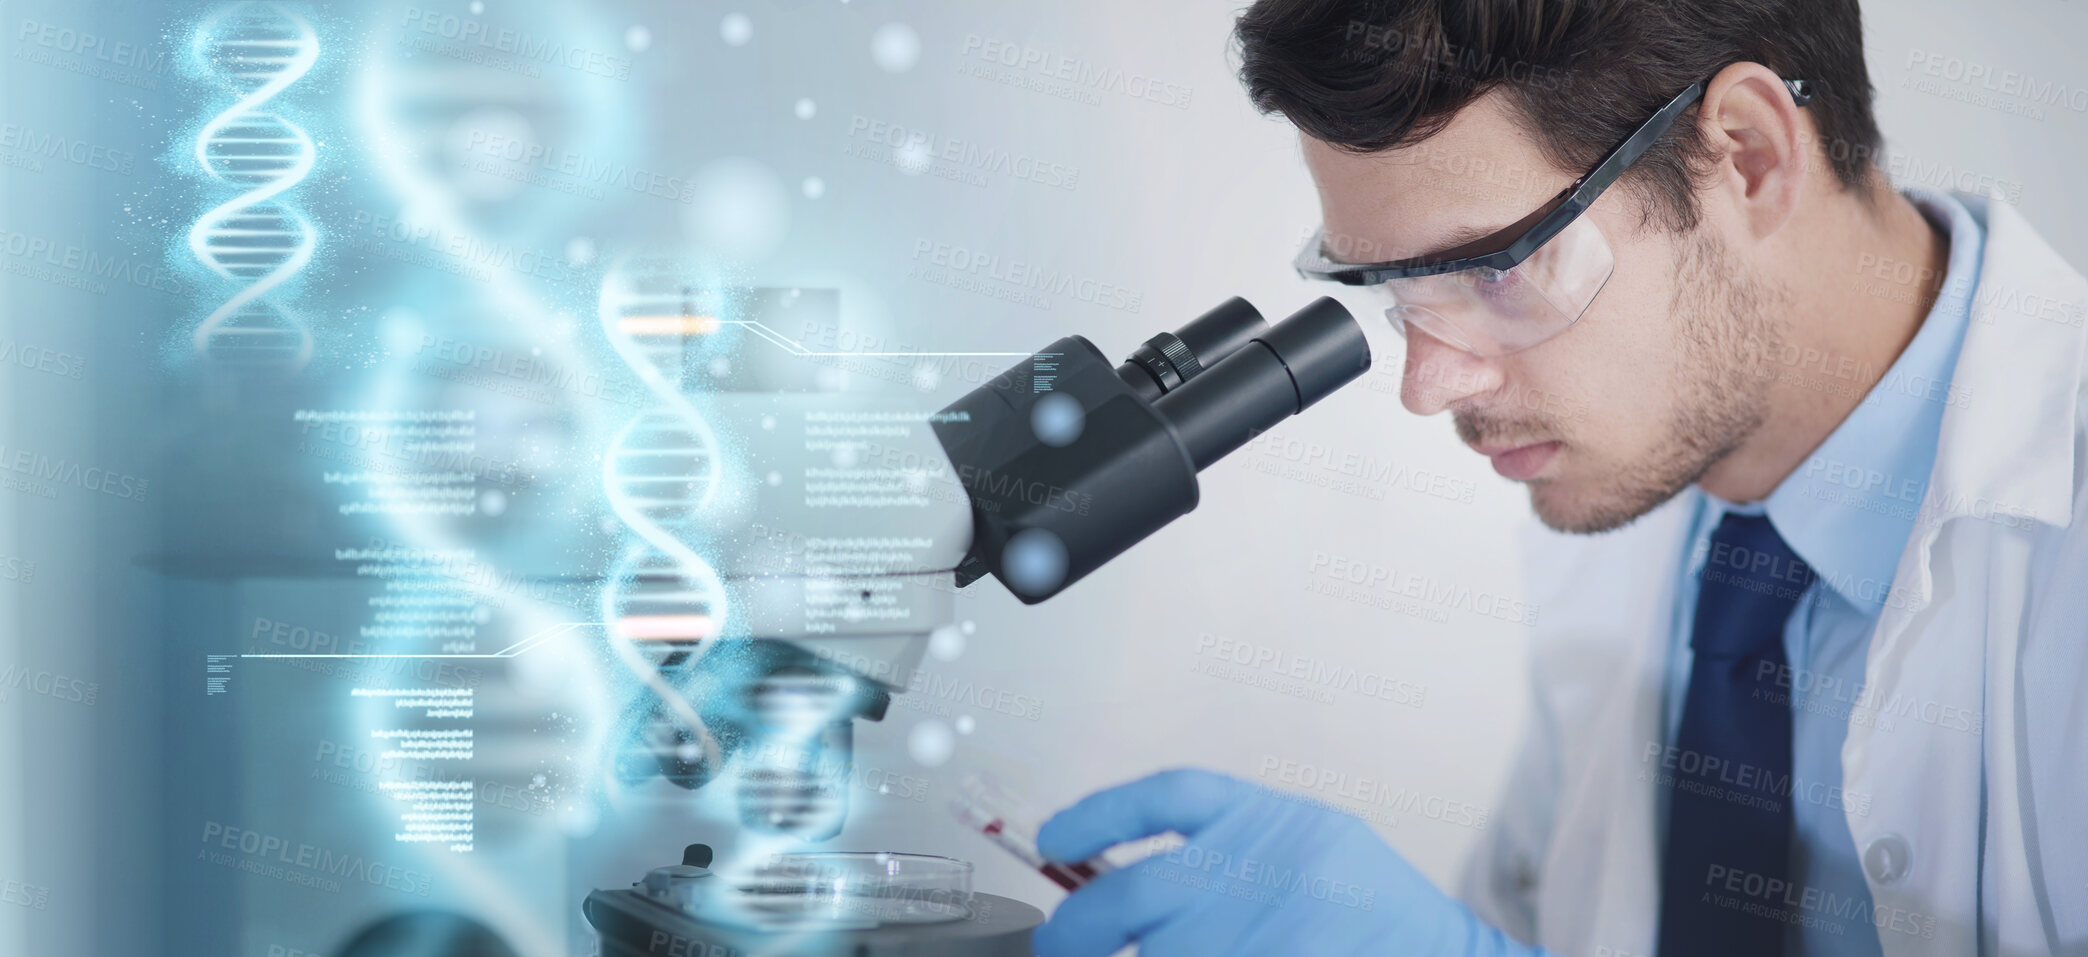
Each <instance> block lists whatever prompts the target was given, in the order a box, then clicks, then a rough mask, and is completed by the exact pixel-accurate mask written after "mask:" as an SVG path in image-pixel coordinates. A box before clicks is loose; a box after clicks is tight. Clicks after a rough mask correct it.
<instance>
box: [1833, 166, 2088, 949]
mask: <svg viewBox="0 0 2088 957" xmlns="http://www.w3.org/2000/svg"><path fill="white" fill-rule="evenodd" d="M1964 199H1965V202H1966V205H1967V206H1968V207H1969V208H1971V209H1972V211H1973V213H1974V215H1975V216H1979V217H1981V218H1983V219H1985V220H1986V221H1987V226H1988V236H1987V245H1986V256H1985V262H1984V264H1983V266H1982V272H1981V280H1980V284H1979V288H1978V290H1977V291H1976V292H1975V294H1974V305H1973V314H1972V322H1971V324H1970V326H1969V327H1968V329H1967V331H1966V334H1965V342H1964V347H1963V350H1962V352H1961V354H1960V356H1959V359H1958V364H1957V368H1956V370H1955V371H1954V373H1953V378H1952V382H1951V391H1952V392H1954V393H1957V392H1962V393H1964V394H1966V395H1968V396H1969V401H1967V402H1966V403H1965V404H1963V405H1953V406H1952V407H1950V408H1949V409H1948V410H1947V411H1946V413H1945V415H1944V419H1943V426H1942V432H1941V435H1940V440H1939V444H1938V448H1937V458H1936V466H1935V471H1934V474H1933V476H1932V478H1931V481H1930V484H1929V489H1928V492H1927V495H1926V496H1925V498H1924V501H1923V503H1922V507H1921V513H1920V519H1919V520H1918V521H1917V523H1916V526H1915V531H1914V534H1913V536H1912V538H1911V539H1910V540H1909V542H1908V545H1907V548H1906V549H1905V551H1904V552H1903V553H1902V555H1901V557H1900V564H1899V568H1898V571H1897V572H1896V574H1895V576H1894V579H1893V587H1892V592H1891V594H1890V595H1889V596H1888V598H1887V601H1886V608H1885V610H1884V611H1883V613H1882V614H1881V615H1880V618H1879V624H1878V628H1877V631H1876V632H1875V633H1874V635H1873V637H1872V641H1871V647H1870V651H1869V656H1868V658H1867V660H1866V665H1865V668H1866V679H1865V680H1866V688H1865V692H1864V696H1863V702H1864V704H1865V707H1864V708H1862V709H1860V710H1861V711H1862V715H1861V716H1860V718H1859V719H1854V720H1852V721H1851V722H1850V728H1849V735H1848V738H1847V740H1846V742H1845V743H1844V746H1843V749H1842V765H1843V775H1844V780H1845V787H1846V790H1847V791H1848V792H1849V793H1850V794H1851V795H1852V796H1854V797H1856V798H1857V799H1858V801H1859V802H1862V803H1861V806H1862V807H1863V808H1864V811H1863V812H1862V813H1858V811H1857V809H1856V804H1854V803H1852V806H1851V810H1850V813H1849V815H1848V822H1849V830H1850V834H1851V835H1852V836H1853V837H1854V838H1855V843H1856V847H1857V849H1858V852H1859V853H1860V854H1863V855H1864V856H1865V862H1866V867H1865V871H1866V876H1867V878H1868V879H1869V883H1870V888H1871V895H1872V902H1873V907H1874V913H1875V917H1876V919H1877V921H1878V922H1879V931H1878V936H1879V939H1880V941H1881V943H1882V944H1883V945H1884V952H1885V954H1886V955H1887V957H1912V955H1930V954H1935V955H1942V954H1969V953H1976V952H1982V951H1983V952H1986V953H2001V954H2015V953H2041V952H2043V951H2044V950H2045V949H2046V947H2047V944H2046V943H2045V941H2044V931H2043V929H2042V925H2041V921H2040V918H2039V917H2038V912H2037V909H2036V905H2035V903H2034V901H2035V896H2034V895H2033V894H2032V893H2031V888H2032V887H2033V886H2034V883H2035V881H2036V876H2035V875H2034V874H2033V872H2032V869H2031V867H2030V864H2029V858H2028V856H2027V854H2028V850H2027V848H2026V843H2025V837H2024V834H2025V831H2024V828H2023V821H2022V819H2021V815H2020V813H2019V811H2020V807H2021V803H2020V801H2019V800H2018V797H2019V795H2020V792H2021V790H2022V789H2024V788H2027V787H2029V786H2030V782H2029V781H2028V780H2027V777H2025V776H2024V775H2025V772H2023V770H2022V769H2021V768H2020V767H2019V766H2018V765H2017V763H2016V762H2015V760H2014V754H2013V752H2012V750H2011V749H2010V748H2008V747H2001V746H1998V745H2001V744H2006V743H2007V742H2011V741H2015V740H2019V737H2018V736H2019V735H2021V734H2022V733H2023V729H2022V728H2020V727H2018V726H2017V722H2018V716H2019V713H2020V711H2019V708H2018V707H2017V704H2018V702H2017V700H2016V691H2015V689H2016V681H2015V676H2016V673H2017V664H2018V663H2017V653H2018V644H2017V642H2018V640H2019V638H2018V636H2020V635H2021V634H2023V633H2024V632H2023V629H2024V623H2023V622H2022V621H2021V615H2022V612H2023V609H2024V607H2025V594H2024V590H2025V586H2026V583H2027V582H2028V581H2029V580H2030V579H2031V578H2032V577H2033V575H2034V570H2033V569H2032V568H2031V567H2030V566H2031V548H2032V544H2033V538H2032V534H2031V533H2032V531H2033V530H2035V529H2037V528H2039V527H2040V526H2044V525H2051V526H2060V527H2063V526H2065V525H2067V524H2068V523H2069V522H2070V521H2071V520H2072V501H2073V497H2074V488H2075V485H2074V481H2075V477H2074V474H2073V465H2074V463H2073V454H2074V450H2073V442H2072V441H2071V439H2072V436H2073V433H2074V431H2075V423H2076V422H2077V419H2076V418H2075V415H2076V410H2075V404H2076V401H2077V396H2078V394H2079V392H2080V382H2081V356H2082V343H2083V332H2082V330H2081V329H2080V328H2078V327H2075V326H2072V325H2070V324H2067V323H2062V322H2053V321H2050V320H2049V319H2048V318H2040V316H2039V308H2040V307H2039V306H2038V305H2037V303H2041V302H2043V301H2045V299H2041V298H2038V297H2048V298H2051V299H2057V300H2059V301H2061V302H2072V303H2076V304H2078V303H2083V302H2088V283H2084V282H2083V280H2082V279H2081V277H2080V276H2079V275H2078V274H2076V273H2075V272H2074V271H2073V270H2072V269H2071V268H2069V267H2068V266H2067V265H2066V264H2065V263H2064V262H2063V261H2062V260H2060V259H2059V257H2058V256H2057V254H2055V253H2054V252H2052V250H2051V249H2050V248H2049V247H2048V246H2047V245H2046V244H2045V243H2044V241H2043V240H2042V239H2040V238H2039V237H2037V236H2036V234H2035V233H2034V232H2032V231H2031V229H2030V228H2029V226H2028V225H2027V224H2026V223H2025V222H2024V221H2023V220H2022V218H2021V216H2020V215H2019V214H2017V213H2016V212H2015V211H2014V210H2013V209H2010V208H2008V207H2006V206H2004V205H2000V204H1994V205H1993V206H1992V208H1991V210H1989V209H1988V204H1987V203H1985V202H1984V201H1982V200H1978V199H1976V198H1964ZM2075 308H2077V309H2078V308H2080V307H2079V306H2078V305H2077V306H2076V307H2075ZM2076 314H2078V313H2076ZM1990 741H1991V742H1996V744H1997V746H1994V747H1989V746H1987V742H1990ZM1864 796H1870V797H1871V798H1872V800H1869V801H1862V798H1863V797H1864ZM1982 819H1983V820H1984V823H1985V828H1984V830H1985V833H1984V838H1985V840H1984V847H1983V846H1982V829H1981V827H1980V826H1978V824H1977V823H1976V822H1979V821H1981V820H1982ZM1888 852H1889V853H1888ZM1893 853H1897V854H1899V855H1900V856H1901V858H1902V861H1901V863H1900V865H1899V866H1897V867H1891V866H1886V864H1885V861H1884V860H1883V858H1884V857H1889V856H1891V854H1893ZM1982 874H1984V875H1985V880H1986V883H1987V884H1988V886H1986V887H1985V888H1984V891H1983V892H1982V884H1981V882H1982ZM1982 897H1984V898H1985V902H1984V903H1985V905H1986V907H1985V913H1984V915H1983V914H1982ZM1982 916H1984V918H1985V920H1986V925H1985V926H1984V928H1983V931H1984V932H1983V933H1982ZM1982 938H1984V939H1982Z"/></svg>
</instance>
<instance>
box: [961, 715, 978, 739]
mask: <svg viewBox="0 0 2088 957" xmlns="http://www.w3.org/2000/svg"><path fill="white" fill-rule="evenodd" d="M978 726H979V723H978V722H977V721H973V720H972V716H971V715H968V714H960V715H958V716H957V733H958V734H970V733H972V731H973V730H974V729H976V728H977V727H978Z"/></svg>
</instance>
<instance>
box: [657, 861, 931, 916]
mask: <svg viewBox="0 0 2088 957" xmlns="http://www.w3.org/2000/svg"><path fill="white" fill-rule="evenodd" d="M716 877H717V878H718V880H717V883H715V884H713V885H711V886H710V887H709V888H708V889H707V890H708V891H709V892H708V893H705V894H703V895H701V897H700V898H699V899H698V900H697V901H696V902H695V903H696V907H695V910H696V911H697V913H698V914H699V915H701V916H703V917H706V918H709V919H713V920H721V921H728V922H731V923H737V924H742V925H747V926H753V927H759V928H762V929H775V928H779V927H788V928H805V929H840V928H866V927H879V926H884V925H888V924H935V923H942V922H944V921H952V920H963V919H965V918H967V917H969V916H971V900H972V865H971V862H970V861H960V860H957V859H955V858H950V857H939V856H936V855H933V854H904V853H898V852H893V851H822V852H812V853H799V854H777V855H774V856H771V857H768V858H765V859H762V860H759V861H756V862H752V863H751V864H749V865H747V866H745V867H741V868H734V869H731V870H729V871H723V872H720V873H718V874H717V875H716Z"/></svg>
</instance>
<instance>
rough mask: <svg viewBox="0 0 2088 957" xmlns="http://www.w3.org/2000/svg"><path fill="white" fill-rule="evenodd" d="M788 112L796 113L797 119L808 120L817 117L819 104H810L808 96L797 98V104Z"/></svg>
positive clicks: (810, 99) (810, 100)
mask: <svg viewBox="0 0 2088 957" xmlns="http://www.w3.org/2000/svg"><path fill="white" fill-rule="evenodd" d="M790 111H791V112H792V113H796V114H797V118H798V119H801V120H809V119H811V118H813V117H815V116H818V115H819V104H817V103H814V102H812V98H811V97H809V96H801V97H798V101H797V104H796V105H795V106H792V107H791V108H790Z"/></svg>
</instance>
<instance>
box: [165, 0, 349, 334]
mask: <svg viewBox="0 0 2088 957" xmlns="http://www.w3.org/2000/svg"><path fill="white" fill-rule="evenodd" d="M196 52H197V55H198V56H200V57H201V59H202V62H203V64H204V65H205V67H206V69H207V70H208V71H209V72H210V73H212V74H213V75H214V76H215V77H216V78H217V79H218V81H219V82H221V83H223V84H224V85H225V86H226V87H227V88H229V89H231V90H232V92H233V93H235V94H237V95H238V96H239V100H238V102H235V103H233V104H232V105H231V106H230V107H229V108H227V109H226V110H224V111H223V112H221V113H219V114H218V115H216V116H214V117H212V118H211V120H210V121H209V122H208V123H205V124H204V125H203V129H202V130H201V131H200V132H198V133H197V135H196V147H195V155H196V163H197V164H198V165H199V166H201V167H202V168H203V169H204V170H205V171H206V172H208V173H209V174H210V176H211V178H212V179H215V180H217V181H218V182H221V183H225V184H227V185H230V186H236V187H239V188H241V189H242V190H244V192H241V193H240V194H239V195H237V196H234V197H233V198H231V199H229V200H227V201H225V202H224V203H222V204H220V205H218V206H217V207H216V208H214V209H212V210H210V211H209V212H207V213H204V214H203V216H202V217H201V218H199V219H197V220H196V222H195V224H194V225H193V226H191V227H190V229H189V234H188V242H189V251H190V252H191V253H193V254H194V255H195V257H196V258H197V259H199V260H201V261H202V262H203V264H204V265H206V266H209V267H210V269H211V270H212V271H213V272H216V273H217V274H218V275H220V276H223V277H225V278H226V279H230V280H233V281H235V282H240V283H244V285H243V286H242V287H241V288H240V289H239V291H238V292H236V293H234V294H233V295H232V296H231V298H229V299H226V300H225V301H224V302H223V303H221V304H220V305H219V306H218V307H217V308H216V309H215V310H213V311H212V312H211V313H210V315H209V316H208V317H206V318H205V319H204V320H203V322H202V324H201V325H199V326H198V327H197V328H196V332H195V346H196V351H197V353H198V354H199V355H202V356H204V357H206V358H209V359H213V360H218V361H224V362H230V363H235V364H241V365H278V366H285V367H289V368H292V369H294V368H297V367H300V366H302V365H303V364H304V363H305V362H306V361H307V360H308V359H310V358H311V355H312V334H311V330H309V329H307V328H306V327H305V325H304V323H303V322H301V321H299V320H298V319H297V318H296V317H295V316H293V315H291V314H290V313H289V312H287V311H285V310H284V309H282V308H281V307H279V306H277V305H276V304H274V303H272V302H270V301H269V300H268V298H267V296H268V293H269V292H270V291H271V290H273V289H275V288H276V287H278V286H280V285H282V284H283V283H284V282H285V281H286V280H288V279H289V278H290V277H291V276H293V275H296V274H297V272H298V271H299V270H301V269H303V268H304V267H305V264H306V263H308V262H310V261H311V258H312V249H313V246H314V245H315V243H316V239H315V236H314V233H313V229H312V224H311V223H310V222H309V221H307V220H306V219H305V218H304V216H303V215H302V214H300V213H299V212H298V211H297V210H296V209H295V208H293V207H291V206H290V205H288V204H287V203H285V202H283V201H282V200H280V199H278V197H280V196H281V195H282V194H283V192H284V191H286V190H288V189H290V188H291V187H293V186H296V185H297V184H298V182H299V181H301V180H303V179H304V178H305V175H306V174H308V173H310V172H311V170H312V162H313V158H314V152H315V151H314V149H313V146H312V139H311V137H310V136H307V135H306V134H305V131H304V130H301V129H299V128H298V127H297V125H296V124H294V123H291V122H290V121H288V120H286V119H284V118H283V117H282V116H280V115H277V114H276V113H273V112H268V111H266V110H264V109H262V107H263V105H264V104H266V103H267V102H268V101H269V100H272V99H274V98H275V97H276V96H277V95H278V94H280V93H282V92H283V91H284V90H285V89H288V88H289V87H290V85H291V84H293V83H295V82H297V80H298V79H299V78H300V77H303V76H304V75H305V73H306V72H308V71H310V70H311V68H312V64H313V63H315V62H317V61H318V59H319V40H318V37H317V36H315V35H314V34H313V32H312V27H311V25H310V24H308V23H306V22H305V21H304V19H303V18H301V17H299V16H297V15H296V14H294V13H291V12H290V11H288V10H285V9H283V8H282V7H279V6H277V5H275V4H267V3H240V4H235V5H233V6H230V7H226V8H224V9H223V10H220V11H218V12H217V13H216V14H214V15H213V16H211V17H210V18H209V19H208V20H206V21H204V23H203V24H202V26H201V27H200V28H199V29H198V31H197V37H196Z"/></svg>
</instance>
